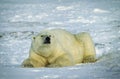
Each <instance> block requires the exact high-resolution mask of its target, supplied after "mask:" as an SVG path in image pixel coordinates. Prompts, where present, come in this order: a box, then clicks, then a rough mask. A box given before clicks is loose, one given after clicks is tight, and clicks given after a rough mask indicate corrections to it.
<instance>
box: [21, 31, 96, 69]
mask: <svg viewBox="0 0 120 79" xmlns="http://www.w3.org/2000/svg"><path fill="white" fill-rule="evenodd" d="M95 61H96V53H95V47H94V44H93V41H92V39H91V36H90V35H89V34H88V33H85V32H82V33H79V34H71V33H70V32H68V31H65V30H63V29H52V30H44V31H42V32H41V33H39V34H38V35H37V36H35V37H33V40H32V44H31V48H30V53H29V57H28V58H27V59H26V60H24V62H23V63H22V66H23V67H64V66H72V65H75V64H78V63H85V62H95Z"/></svg>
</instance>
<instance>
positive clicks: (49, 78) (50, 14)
mask: <svg viewBox="0 0 120 79" xmlns="http://www.w3.org/2000/svg"><path fill="white" fill-rule="evenodd" d="M47 1H48V0H47ZM0 2H1V3H0V79H119V77H120V75H119V74H120V41H119V40H120V19H119V15H120V9H119V8H120V6H119V4H120V1H119V0H113V1H109V0H106V1H105V0H100V1H95V0H93V1H91V2H90V1H89V0H86V1H82V0H75V1H72V0H58V1H57V0H56V1H54V0H51V1H48V2H47V3H46V1H44V0H41V1H39V0H35V1H32V0H30V1H28V0H26V1H25V2H24V0H21V1H18V0H5V1H3V0H2V1H0ZM49 5H50V6H49ZM53 28H62V29H66V30H67V31H69V32H71V33H79V32H89V33H90V34H91V36H92V38H93V41H94V43H95V49H96V56H97V59H98V60H97V62H95V63H86V64H77V65H75V66H70V67H62V68H44V67H43V68H21V66H20V65H21V63H22V61H23V60H24V59H25V58H27V56H28V54H29V48H30V45H31V38H32V37H33V36H34V35H36V34H37V33H39V32H40V31H42V30H43V29H53Z"/></svg>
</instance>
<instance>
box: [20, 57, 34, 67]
mask: <svg viewBox="0 0 120 79" xmlns="http://www.w3.org/2000/svg"><path fill="white" fill-rule="evenodd" d="M22 67H30V68H31V67H33V65H32V64H31V62H30V59H29V58H28V59H26V60H24V61H23V63H22Z"/></svg>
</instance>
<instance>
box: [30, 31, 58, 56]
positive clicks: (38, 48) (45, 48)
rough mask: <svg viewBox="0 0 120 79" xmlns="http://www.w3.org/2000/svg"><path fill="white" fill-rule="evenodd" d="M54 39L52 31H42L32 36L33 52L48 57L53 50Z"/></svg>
mask: <svg viewBox="0 0 120 79" xmlns="http://www.w3.org/2000/svg"><path fill="white" fill-rule="evenodd" d="M55 41H56V40H55V38H54V34H53V33H48V32H42V33H39V34H38V35H37V36H35V37H33V40H32V45H31V48H32V50H33V51H34V52H35V53H37V54H39V55H42V56H45V57H48V56H49V55H50V54H51V52H52V51H54V48H55V44H56V42H55Z"/></svg>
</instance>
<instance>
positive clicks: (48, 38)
mask: <svg viewBox="0 0 120 79" xmlns="http://www.w3.org/2000/svg"><path fill="white" fill-rule="evenodd" d="M44 44H50V37H48V36H47V37H46V38H45V40H44Z"/></svg>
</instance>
